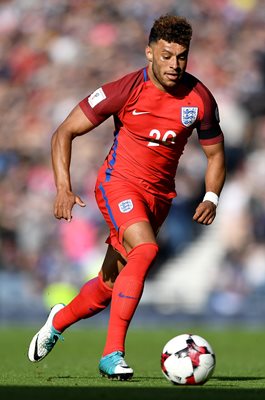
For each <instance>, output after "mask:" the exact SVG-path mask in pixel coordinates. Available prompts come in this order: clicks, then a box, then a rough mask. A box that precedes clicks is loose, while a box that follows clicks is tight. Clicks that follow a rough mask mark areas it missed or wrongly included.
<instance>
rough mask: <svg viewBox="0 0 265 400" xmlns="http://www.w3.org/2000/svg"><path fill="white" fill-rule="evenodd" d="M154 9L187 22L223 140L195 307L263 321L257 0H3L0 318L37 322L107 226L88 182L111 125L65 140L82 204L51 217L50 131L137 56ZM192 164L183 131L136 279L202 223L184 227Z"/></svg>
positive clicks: (261, 39) (79, 277) (184, 244)
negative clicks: (168, 202) (207, 261)
mask: <svg viewBox="0 0 265 400" xmlns="http://www.w3.org/2000/svg"><path fill="white" fill-rule="evenodd" d="M166 13H174V14H179V15H182V16H185V17H187V18H188V19H189V20H190V21H191V23H192V25H193V30H194V34H193V40H192V45H191V51H190V57H189V63H188V71H189V72H190V73H192V74H194V75H195V76H197V77H198V78H199V79H200V80H202V81H203V82H204V84H206V86H208V88H209V89H210V90H211V91H212V92H213V94H214V96H215V98H216V100H217V102H218V104H219V111H220V117H221V126H222V129H223V131H224V134H225V139H226V140H225V145H226V154H227V166H228V177H227V182H226V185H225V188H224V191H223V193H222V196H221V199H220V206H219V210H218V211H219V214H220V215H219V219H218V223H217V226H218V230H219V236H218V240H220V245H222V248H223V249H224V252H223V256H222V257H221V259H220V257H219V258H218V259H216V261H214V262H215V263H218V265H217V264H216V265H215V271H217V272H215V279H213V280H212V287H211V290H210V292H209V297H208V300H207V304H206V306H205V307H204V308H203V309H200V310H197V312H198V313H200V314H201V315H203V313H205V312H207V313H208V315H209V313H211V315H215V316H216V315H220V316H223V317H225V316H228V315H229V316H230V317H231V316H232V317H235V316H241V317H242V318H243V317H244V313H245V311H246V310H248V312H249V313H251V314H253V315H256V316H257V318H258V319H259V320H261V321H262V319H263V321H264V320H265V313H264V312H265V309H264V308H265V306H264V304H265V301H264V300H265V246H264V241H265V101H264V92H265V48H264V43H265V30H264V23H265V8H264V2H263V0H187V1H181V0H156V1H153V0H141V1H138V0H135V1H131V0H110V1H107V0H97V1H94V0H86V1H85V0H45V1H41V0H10V1H4V0H2V1H0V109H1V113H0V118H1V124H0V129H1V133H0V290H1V291H0V322H2V323H4V322H7V321H11V320H12V319H16V320H17V319H20V320H25V319H27V318H29V314H30V315H31V316H33V317H34V316H35V317H38V315H39V313H41V312H42V310H43V309H45V308H46V307H49V306H50V305H51V304H52V303H53V302H54V301H58V300H59V301H60V296H61V297H62V298H63V299H66V300H67V299H70V298H71V297H72V296H73V295H74V294H75V293H76V291H77V290H78V288H79V287H80V285H82V284H83V283H84V282H85V281H86V280H87V279H89V278H90V277H91V276H94V275H95V274H97V272H98V270H99V268H100V264H101V261H102V259H103V257H104V253H105V250H106V245H105V243H104V242H105V238H106V234H107V228H106V226H105V223H104V221H103V219H102V217H101V215H100V213H99V211H98V210H97V207H96V203H95V200H94V184H95V178H96V174H97V170H98V168H99V166H100V165H101V163H102V162H103V160H104V158H105V156H106V154H107V152H108V150H109V148H110V146H111V144H112V139H113V121H112V120H111V119H110V120H107V121H106V122H104V123H103V124H102V125H101V126H100V127H98V128H96V129H95V130H94V131H93V132H92V133H90V134H88V135H85V136H83V137H82V138H79V139H77V140H76V141H74V144H73V157H72V158H73V159H72V170H71V171H72V172H71V173H72V184H73V189H74V191H75V192H76V193H78V194H79V195H80V196H81V198H82V199H83V200H84V201H85V203H86V204H87V206H86V208H82V209H80V208H78V207H76V208H75V209H74V212H73V215H74V218H73V220H72V222H71V223H70V224H69V223H67V222H64V221H60V222H59V221H57V220H56V219H55V218H54V217H53V201H54V196H55V187H54V182H53V175H52V169H51V160H50V139H51V135H52V133H53V132H54V130H55V129H56V128H57V126H58V125H59V124H60V123H61V122H62V121H63V119H64V118H65V117H66V116H67V114H68V113H69V112H70V111H71V109H72V108H73V107H74V106H75V105H76V104H77V103H78V102H79V101H80V100H81V99H82V98H84V97H85V96H86V95H87V94H89V93H90V92H92V91H94V90H95V89H97V88H98V87H99V86H100V85H101V84H103V83H105V82H109V81H112V80H115V79H117V78H119V77H121V76H123V75H125V74H126V73H129V72H131V71H133V70H135V69H138V68H141V67H142V66H144V65H145V64H146V60H145V57H144V49H145V45H146V43H147V38H148V34H149V31H150V28H151V26H152V24H153V22H154V20H155V19H156V18H157V17H158V16H160V15H161V14H166ZM205 165H206V164H205V158H204V155H203V154H202V151H201V149H200V147H199V145H198V141H197V134H196V132H194V134H193V136H192V138H191V140H190V142H189V143H188V145H187V148H186V152H185V154H184V156H183V159H182V160H181V162H180V167H179V171H178V173H177V178H176V187H177V192H178V197H177V198H176V199H175V200H174V204H173V207H172V210H171V213H170V215H169V217H168V220H167V221H166V223H165V225H164V227H163V229H162V230H161V232H160V235H159V243H160V246H161V253H160V257H159V258H158V260H157V262H156V265H155V267H154V268H153V271H152V272H151V274H150V276H149V278H148V284H149V286H150V284H151V285H152V282H155V281H156V279H157V277H158V275H159V274H158V273H159V271H160V270H161V269H162V268H163V265H164V263H166V262H167V261H168V260H171V261H172V260H177V259H178V257H180V256H181V255H182V254H183V252H188V251H189V248H190V246H191V245H192V244H194V242H196V241H198V240H199V238H200V237H201V236H202V235H204V233H205V231H206V229H214V228H212V227H200V226H198V225H197V224H195V223H194V222H193V221H192V215H193V212H194V210H195V207H196V205H197V203H198V202H199V201H200V200H201V198H202V196H203V193H204V187H203V180H204V170H205ZM193 263H194V264H196V260H193ZM176 268H177V263H176ZM216 268H217V269H216ZM188 273H189V271H188V270H187V274H188ZM168 279H169V280H171V281H172V280H174V277H173V276H169V277H168ZM189 279H192V275H189ZM205 279H207V276H205ZM179 285H180V286H185V281H183V282H176V291H177V290H178V286H179ZM67 296H68V297H67ZM191 296H196V293H191ZM179 311H181V310H179ZM177 312H178V310H177Z"/></svg>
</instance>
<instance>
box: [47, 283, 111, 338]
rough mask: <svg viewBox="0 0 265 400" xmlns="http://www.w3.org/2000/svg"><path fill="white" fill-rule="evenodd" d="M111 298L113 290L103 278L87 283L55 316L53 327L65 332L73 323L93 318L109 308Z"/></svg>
mask: <svg viewBox="0 0 265 400" xmlns="http://www.w3.org/2000/svg"><path fill="white" fill-rule="evenodd" d="M111 296H112V289H111V288H110V287H109V286H107V285H106V284H105V283H104V282H103V280H102V276H101V275H98V276H97V277H96V278H94V279H91V280H90V281H88V282H87V283H85V284H84V286H83V287H82V288H81V290H80V292H79V294H78V295H77V296H76V297H75V298H74V299H73V300H72V301H71V302H70V303H69V304H68V305H67V306H65V307H64V308H63V309H62V310H60V311H59V312H58V313H57V314H55V316H54V318H53V327H54V328H55V329H56V330H58V331H59V332H63V331H64V330H65V329H66V328H68V327H69V326H70V325H72V324H73V323H75V322H77V321H79V320H81V319H84V318H89V317H92V316H93V315H95V314H97V313H99V312H100V311H102V310H104V309H105V308H106V307H107V306H108V304H109V303H110V300H111Z"/></svg>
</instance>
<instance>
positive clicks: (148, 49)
mask: <svg viewBox="0 0 265 400" xmlns="http://www.w3.org/2000/svg"><path fill="white" fill-rule="evenodd" d="M145 55H146V58H147V60H148V61H149V62H152V61H153V50H152V48H151V47H150V46H146V48H145Z"/></svg>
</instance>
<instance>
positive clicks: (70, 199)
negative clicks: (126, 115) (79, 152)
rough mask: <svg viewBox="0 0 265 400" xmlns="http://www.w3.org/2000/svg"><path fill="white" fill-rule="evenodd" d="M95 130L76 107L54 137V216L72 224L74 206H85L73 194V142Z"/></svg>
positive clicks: (52, 141) (52, 150) (52, 152)
mask: <svg viewBox="0 0 265 400" xmlns="http://www.w3.org/2000/svg"><path fill="white" fill-rule="evenodd" d="M93 128H94V125H93V124H92V123H91V122H90V121H89V120H88V118H87V117H86V116H85V114H84V113H83V111H82V110H81V109H80V107H79V106H76V107H75V108H74V109H73V110H72V112H71V113H70V114H69V115H68V117H67V118H66V119H65V120H64V122H63V123H62V124H61V125H60V126H59V127H58V129H57V130H56V131H55V132H54V134H53V136H52V140H51V155H52V166H53V172H54V179H55V185H56V188H57V196H56V198H55V203H54V215H55V217H56V218H58V219H61V218H64V219H66V220H67V221H69V222H70V221H71V217H72V216H71V211H72V208H73V206H74V204H78V205H80V206H81V207H84V206H85V204H84V203H83V201H82V200H81V199H80V197H78V196H76V195H75V194H74V193H73V192H72V187H71V178H70V163H71V151H72V141H73V139H74V138H75V137H76V136H81V135H84V134H85V133H87V132H89V131H90V130H92V129H93Z"/></svg>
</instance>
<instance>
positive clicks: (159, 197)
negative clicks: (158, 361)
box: [28, 15, 225, 380]
mask: <svg viewBox="0 0 265 400" xmlns="http://www.w3.org/2000/svg"><path fill="white" fill-rule="evenodd" d="M191 36H192V27H191V25H190V23H189V22H188V21H187V20H186V19H185V18H182V17H179V16H174V15H165V16H161V17H160V18H158V19H157V20H156V21H155V22H154V25H153V27H152V29H151V31H150V36H149V42H148V45H147V47H146V57H147V61H148V66H146V67H144V68H142V69H140V70H138V71H135V72H132V73H130V74H128V75H126V76H124V77H122V78H121V79H119V80H117V81H115V82H110V83H107V84H104V85H103V86H102V87H100V88H98V89H96V90H95V91H94V92H93V93H91V94H90V95H89V96H87V97H86V98H85V99H83V100H82V101H81V102H80V103H79V104H78V105H77V106H76V107H75V108H74V109H73V110H72V112H71V113H70V114H69V116H68V117H67V118H66V119H65V121H64V122H63V123H62V124H61V125H60V126H59V127H58V129H57V130H56V131H55V133H54V134H53V137H52V162H53V170H54V176H55V183H56V187H57V196H56V199H55V204H54V215H55V217H56V218H58V219H65V220H67V221H69V222H70V221H71V218H72V208H73V206H74V205H75V204H77V205H79V206H81V207H84V206H85V204H84V202H83V201H82V200H81V198H80V197H79V196H78V195H77V194H75V193H74V191H73V190H72V186H71V179H70V172H69V170H70V162H71V148H72V141H73V139H74V138H76V137H77V136H81V135H84V134H85V133H87V132H89V131H91V130H92V129H93V128H95V127H96V126H98V125H99V124H100V123H102V122H103V121H104V120H106V119H107V118H109V117H110V116H113V117H114V124H115V131H114V142H113V145H112V147H111V149H110V151H109V153H108V155H107V157H106V159H105V161H104V163H103V165H102V167H101V168H100V170H99V173H98V178H97V182H96V186H95V196H96V200H97V204H98V207H99V209H100V211H101V212H102V215H103V217H104V219H105V221H106V223H107V224H108V226H109V231H110V233H109V237H108V239H107V241H106V242H107V243H108V248H107V252H106V256H105V259H104V261H103V265H102V267H101V269H100V271H99V274H98V276H96V277H95V278H94V279H92V280H90V281H88V282H87V283H85V284H84V286H83V287H82V288H81V290H80V293H79V294H78V295H77V296H76V297H75V298H74V299H73V300H72V301H71V302H70V303H69V304H68V305H66V306H65V305H64V304H57V305H55V306H54V307H53V308H52V310H51V312H50V314H49V317H48V319H47V321H46V323H45V325H44V326H43V327H42V328H41V329H40V330H39V332H37V333H36V335H35V336H34V337H33V339H32V341H31V343H30V346H29V351H28V357H29V359H30V361H32V362H37V361H41V360H42V359H43V358H44V357H45V356H46V355H47V354H48V353H49V352H50V351H51V350H52V349H53V347H54V345H55V343H56V341H57V340H58V338H60V336H61V334H62V332H63V331H64V330H65V329H66V328H68V327H69V326H70V325H72V324H74V323H75V322H77V321H79V320H81V319H84V318H89V317H92V316H93V315H95V314H97V313H99V312H100V311H102V310H104V309H105V308H106V307H107V306H108V305H109V304H110V303H111V306H110V319H109V325H108V332H107V339H106V343H105V347H104V350H103V354H102V358H101V359H100V362H99V371H100V373H101V375H103V376H107V377H109V378H118V379H122V380H126V379H129V378H131V377H132V376H133V369H132V368H131V367H129V366H128V365H127V363H126V362H125V360H124V354H125V338H126V333H127V330H128V327H129V324H130V322H131V320H132V317H133V315H134V312H135V310H136V308H137V305H138V303H139V301H140V299H141V296H142V293H143V288H144V282H145V279H146V276H147V274H148V271H149V270H150V268H151V266H152V264H153V262H154V260H155V258H156V256H157V253H158V250H159V249H158V245H157V241H156V236H157V233H158V231H159V228H160V227H161V225H162V223H163V222H164V220H165V218H166V217H167V214H168V212H169V209H170V205H171V202H172V199H173V198H174V197H175V196H176V192H175V174H176V169H177V166H178V162H179V158H180V156H181V154H182V153H183V150H184V147H185V145H186V143H187V141H188V138H189V136H190V135H191V134H192V132H193V130H194V129H195V128H196V130H197V134H198V140H199V143H200V145H201V146H202V149H203V151H204V153H205V155H206V158H207V167H206V173H205V187H206V193H205V196H204V198H203V199H202V201H201V203H200V204H199V205H198V207H197V208H196V211H195V213H194V216H193V220H194V221H196V222H198V223H200V224H204V225H209V224H211V223H212V222H213V220H214V218H215V215H216V207H217V204H218V199H219V195H220V193H221V190H222V187H223V184H224V180H225V155H224V142H223V140H224V139H223V133H222V131H221V128H220V125H219V117H218V109H217V104H216V102H215V100H214V97H213V96H212V94H211V93H210V91H209V90H208V89H207V88H206V87H205V86H204V85H203V84H202V83H201V82H200V81H199V80H198V79H197V78H195V77H194V76H192V75H191V74H189V73H187V72H186V66H187V60H188V53H189V46H190V40H191Z"/></svg>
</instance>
